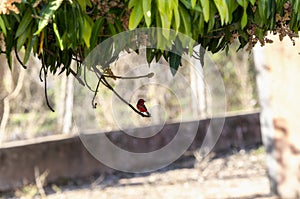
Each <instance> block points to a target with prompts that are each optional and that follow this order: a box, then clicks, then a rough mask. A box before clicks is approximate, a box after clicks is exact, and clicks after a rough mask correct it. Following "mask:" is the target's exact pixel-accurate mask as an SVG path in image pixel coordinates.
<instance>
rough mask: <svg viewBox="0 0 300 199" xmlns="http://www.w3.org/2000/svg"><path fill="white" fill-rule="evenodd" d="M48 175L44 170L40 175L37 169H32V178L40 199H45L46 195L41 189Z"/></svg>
mask: <svg viewBox="0 0 300 199" xmlns="http://www.w3.org/2000/svg"><path fill="white" fill-rule="evenodd" d="M48 174H49V171H48V170H46V171H45V172H43V173H42V175H40V170H39V168H38V167H34V177H35V183H36V186H37V188H38V191H39V194H40V195H41V197H42V198H46V193H45V190H44V188H43V186H44V184H45V181H46V178H47V176H48Z"/></svg>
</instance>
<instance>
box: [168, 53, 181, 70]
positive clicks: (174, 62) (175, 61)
mask: <svg viewBox="0 0 300 199" xmlns="http://www.w3.org/2000/svg"><path fill="white" fill-rule="evenodd" d="M180 62H181V55H178V54H176V53H173V52H171V51H169V65H170V68H171V72H172V75H173V76H174V75H175V74H176V72H177V70H178V68H179V65H180Z"/></svg>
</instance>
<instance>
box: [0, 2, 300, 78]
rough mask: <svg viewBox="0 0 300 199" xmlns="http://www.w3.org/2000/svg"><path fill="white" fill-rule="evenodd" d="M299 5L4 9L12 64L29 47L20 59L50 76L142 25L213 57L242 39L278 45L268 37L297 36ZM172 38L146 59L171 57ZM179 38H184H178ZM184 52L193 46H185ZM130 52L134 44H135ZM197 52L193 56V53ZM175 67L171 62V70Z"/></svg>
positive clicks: (25, 5) (20, 5) (0, 23)
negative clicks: (36, 62) (32, 58)
mask: <svg viewBox="0 0 300 199" xmlns="http://www.w3.org/2000/svg"><path fill="white" fill-rule="evenodd" d="M299 11H300V0H289V1H287V0H259V1H257V0H213V1H210V0H170V1H166V0H143V1H140V0H49V1H47V0H22V2H21V0H3V1H2V2H1V4H0V14H1V15H0V34H1V40H2V41H3V42H2V43H4V45H2V49H1V53H5V54H6V56H7V60H8V64H9V66H10V67H11V65H12V61H11V60H12V57H11V54H12V51H15V53H16V54H17V53H18V52H19V51H20V50H21V49H22V47H24V49H25V56H24V58H23V60H21V59H20V58H19V57H18V56H17V58H18V60H19V61H20V62H21V63H22V65H23V66H24V67H25V65H26V63H27V61H28V58H29V55H30V53H31V52H33V53H34V55H36V56H38V57H39V59H40V60H41V62H42V64H43V68H42V69H43V70H44V72H45V73H47V72H48V71H50V72H51V73H54V74H55V73H57V72H63V71H66V72H67V74H69V73H71V72H72V73H73V74H76V72H74V71H72V70H71V69H70V63H71V60H72V59H75V60H77V61H78V62H79V63H80V62H82V60H84V58H85V57H86V56H87V54H88V53H89V52H90V51H91V50H92V49H93V48H94V47H95V46H96V45H97V44H98V43H100V42H102V41H103V40H105V39H107V38H109V37H111V36H112V35H115V34H117V33H120V32H122V31H126V30H132V29H135V28H137V27H162V28H166V29H170V28H171V29H174V30H175V31H176V32H177V31H179V32H182V33H184V34H186V35H188V36H190V37H191V38H193V39H194V40H195V41H197V42H198V43H199V44H201V45H202V47H203V48H204V49H207V50H209V51H211V52H213V53H216V52H219V51H221V50H223V49H227V50H228V46H229V45H230V44H231V43H232V42H233V41H234V40H235V39H238V41H239V43H240V48H243V47H245V46H246V45H247V44H249V45H248V49H251V48H252V47H253V46H254V45H255V44H256V43H257V42H258V41H259V42H260V43H261V44H262V45H264V44H265V42H272V41H271V40H269V39H267V38H266V35H267V32H268V31H272V32H273V33H274V34H277V33H278V34H279V37H280V38H281V39H282V38H283V37H284V36H286V35H287V36H289V37H290V38H291V39H292V40H293V37H297V33H298V30H299V27H300V12H299ZM168 39H170V38H169V36H168V33H165V34H163V35H162V38H160V39H158V40H159V41H160V43H159V44H158V46H159V49H160V50H155V51H153V50H151V51H147V60H148V62H151V61H152V59H154V57H160V56H162V55H164V58H165V59H166V60H168V61H169V62H170V60H169V58H170V56H173V55H172V54H170V53H168V52H166V51H164V50H163V49H165V46H164V45H166V44H165V43H166V42H164V41H165V40H168ZM179 40H180V38H179ZM179 44H181V45H182V48H188V47H190V48H191V47H192V45H193V44H184V43H183V41H181V42H179ZM128 48H130V47H128ZM190 52H191V51H190ZM174 63H175V64H176V65H177V64H179V63H180V62H178V61H176V62H174V61H173V62H172V61H171V62H170V66H171V67H173V68H176V67H178V66H175V67H174V66H173V65H174Z"/></svg>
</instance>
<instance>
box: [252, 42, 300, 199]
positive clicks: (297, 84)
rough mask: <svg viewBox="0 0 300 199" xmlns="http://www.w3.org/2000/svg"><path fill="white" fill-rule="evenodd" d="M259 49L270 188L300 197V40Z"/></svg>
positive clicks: (261, 94)
mask: <svg viewBox="0 0 300 199" xmlns="http://www.w3.org/2000/svg"><path fill="white" fill-rule="evenodd" d="M272 39H273V40H274V41H276V42H274V43H273V44H271V45H267V46H266V47H264V48H263V49H261V48H256V49H255V51H254V52H255V53H254V55H255V56H254V57H255V63H256V67H257V72H258V74H257V84H258V85H257V86H258V90H259V97H260V104H261V108H262V112H261V128H262V134H263V142H264V145H265V148H266V152H267V166H268V172H269V176H270V181H271V191H272V192H273V193H275V194H279V195H280V197H282V198H295V199H296V198H300V145H299V143H300V122H299V118H300V108H299V102H300V93H299V91H298V89H299V88H300V78H299V74H300V67H299V61H300V55H299V52H300V40H299V39H298V40H297V41H296V44H297V46H296V47H293V46H292V42H291V41H289V40H288V39H285V40H283V42H279V41H278V39H277V37H276V38H275V37H274V38H272Z"/></svg>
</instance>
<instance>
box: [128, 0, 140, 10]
mask: <svg viewBox="0 0 300 199" xmlns="http://www.w3.org/2000/svg"><path fill="white" fill-rule="evenodd" d="M139 1H140V0H130V1H129V3H128V8H129V9H130V8H132V7H133V6H135V5H136V4H138V2H139Z"/></svg>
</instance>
